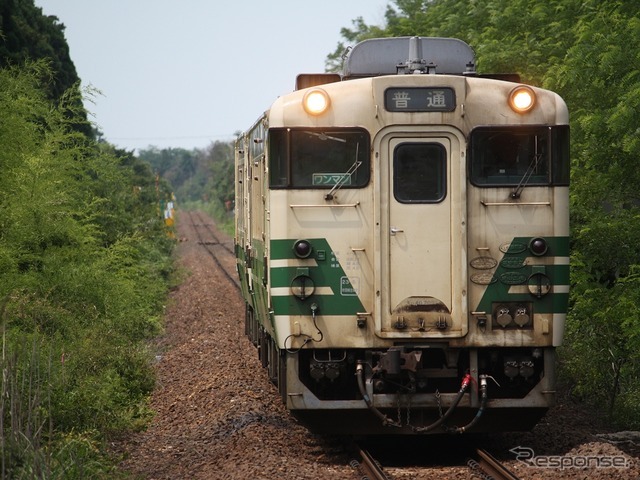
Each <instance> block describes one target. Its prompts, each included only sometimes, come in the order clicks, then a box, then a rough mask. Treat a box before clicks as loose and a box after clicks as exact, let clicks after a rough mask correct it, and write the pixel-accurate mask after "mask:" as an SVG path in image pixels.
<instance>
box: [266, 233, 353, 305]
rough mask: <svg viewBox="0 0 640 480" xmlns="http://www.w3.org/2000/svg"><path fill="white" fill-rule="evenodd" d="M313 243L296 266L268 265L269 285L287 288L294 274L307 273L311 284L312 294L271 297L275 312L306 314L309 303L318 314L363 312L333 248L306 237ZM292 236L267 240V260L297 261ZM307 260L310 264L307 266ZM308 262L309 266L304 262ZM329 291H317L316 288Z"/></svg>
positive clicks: (317, 239)
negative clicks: (315, 306) (268, 243)
mask: <svg viewBox="0 0 640 480" xmlns="http://www.w3.org/2000/svg"><path fill="white" fill-rule="evenodd" d="M307 240H308V241H309V242H310V243H311V245H312V246H313V251H312V253H311V256H310V257H309V259H312V261H308V260H307V261H305V260H301V261H299V262H296V263H299V264H300V266H293V267H271V269H270V271H269V273H270V275H271V288H287V289H289V288H290V287H291V282H292V281H293V279H294V278H295V277H296V276H298V275H308V276H309V277H310V278H311V279H312V280H313V283H314V285H315V290H316V293H315V294H313V295H312V296H311V297H309V298H307V299H305V300H300V299H298V298H296V297H295V296H293V294H291V292H290V290H288V291H289V294H288V295H283V296H273V295H272V297H271V303H272V307H273V310H274V314H275V315H309V314H310V310H311V304H312V303H316V304H317V306H318V311H319V313H320V314H321V315H355V314H356V313H357V312H363V311H364V307H363V305H362V302H361V301H360V298H359V297H358V295H357V293H356V289H355V288H354V286H353V285H352V284H351V281H350V280H349V278H348V276H347V274H346V273H345V271H344V269H343V268H342V265H340V262H339V261H338V260H337V258H336V256H335V254H334V252H333V249H332V248H331V246H330V245H329V242H327V240H326V239H324V238H310V239H307ZM294 242H295V239H283V240H271V244H270V245H271V250H270V256H271V260H272V261H273V260H287V259H291V260H298V258H297V257H296V256H295V254H294V252H293V244H294ZM311 263H314V264H313V265H311ZM307 264H309V265H307ZM320 289H322V290H324V291H330V292H331V293H324V292H323V294H319V293H317V292H319V290H320Z"/></svg>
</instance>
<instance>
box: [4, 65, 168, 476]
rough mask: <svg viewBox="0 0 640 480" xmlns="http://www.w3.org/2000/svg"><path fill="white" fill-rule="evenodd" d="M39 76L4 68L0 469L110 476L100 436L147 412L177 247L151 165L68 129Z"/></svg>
mask: <svg viewBox="0 0 640 480" xmlns="http://www.w3.org/2000/svg"><path fill="white" fill-rule="evenodd" d="M47 78H49V76H48V72H47V69H46V68H45V67H44V66H43V65H42V64H39V63H36V64H32V65H28V66H26V67H22V68H13V69H5V70H0V118H2V119H3V121H2V122H0V147H2V148H0V169H1V171H2V172H3V175H1V176H0V191H1V192H3V195H2V197H0V213H1V214H2V216H0V326H1V329H2V343H3V345H2V347H3V350H2V351H3V356H2V358H1V359H0V366H1V367H2V372H3V375H2V385H1V388H0V419H1V420H2V430H3V432H2V434H3V438H4V442H2V444H1V448H2V458H3V463H2V464H1V465H0V469H1V470H2V471H1V473H0V476H2V477H3V478H4V477H10V478H34V477H38V478H40V477H42V478H94V477H96V476H104V477H105V478H107V477H110V476H111V474H112V473H113V472H112V468H111V467H110V466H109V461H108V459H107V457H106V456H105V454H104V453H103V448H102V442H104V440H105V439H106V438H108V436H109V435H113V434H117V433H120V432H123V431H126V430H130V429H137V428H140V427H141V426H142V425H144V423H145V422H146V421H148V419H149V418H150V414H151V413H150V411H149V409H148V406H147V397H148V395H149V393H150V392H151V390H152V388H153V373H152V368H151V363H150V358H151V355H150V352H149V351H148V349H147V347H146V341H147V340H148V339H149V338H150V337H152V336H153V335H156V334H157V333H158V332H159V331H160V329H161V323H160V315H161V312H162V307H163V303H164V300H165V295H166V291H167V283H168V281H169V277H170V274H171V271H172V265H171V260H170V254H171V250H172V247H173V242H172V241H170V240H169V239H168V238H167V235H166V232H165V229H164V224H163V220H162V218H161V217H160V216H159V214H158V205H157V201H156V198H157V192H156V191H155V179H154V178H153V175H152V174H151V171H150V169H148V168H146V167H144V166H143V165H141V164H140V163H139V162H137V161H136V160H135V159H134V158H133V157H132V156H131V155H129V154H127V153H126V152H117V151H115V150H114V149H113V148H111V147H109V146H108V145H98V144H95V143H94V142H92V141H90V140H87V138H86V137H84V136H83V135H82V134H78V133H76V132H74V131H73V129H72V128H70V126H72V125H73V118H74V115H75V114H76V113H77V112H75V113H74V111H73V109H72V107H71V105H76V104H78V102H77V101H72V100H73V99H71V98H65V99H64V100H63V102H62V103H61V104H59V105H51V104H50V103H49V101H48V100H46V98H45V97H44V95H43V94H42V91H41V86H42V82H45V81H46V79H47ZM76 100H77V99H76Z"/></svg>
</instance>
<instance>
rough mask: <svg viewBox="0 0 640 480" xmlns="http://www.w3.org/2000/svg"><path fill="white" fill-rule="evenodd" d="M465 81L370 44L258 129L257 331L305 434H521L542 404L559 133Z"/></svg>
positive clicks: (501, 95)
mask: <svg viewBox="0 0 640 480" xmlns="http://www.w3.org/2000/svg"><path fill="white" fill-rule="evenodd" d="M402 58H408V60H407V61H406V62H404V63H403V62H399V59H402ZM473 61H474V59H473V52H472V51H471V49H470V48H468V46H466V44H464V43H463V42H460V41H457V40H452V39H425V38H412V39H410V38H399V39H379V40H370V41H366V42H363V43H361V44H359V45H358V46H356V47H355V48H354V49H353V50H352V52H351V55H350V58H349V60H348V62H347V64H346V70H345V74H344V76H343V77H341V78H340V81H336V82H332V83H326V84H323V85H319V86H312V87H309V88H304V89H300V90H298V91H295V92H293V93H292V94H290V95H287V96H284V97H282V98H280V99H279V100H278V101H277V102H276V103H275V104H274V105H273V107H272V108H271V110H270V112H269V114H268V141H267V143H268V156H267V176H268V179H269V180H268V181H269V188H268V198H267V199H266V200H265V203H266V205H267V209H268V228H267V229H266V230H267V235H266V236H267V237H268V245H269V247H268V248H269V252H268V260H267V261H268V271H269V275H268V279H266V280H265V281H266V282H268V287H269V295H270V297H269V302H270V305H269V311H270V319H269V322H270V323H271V325H272V328H273V336H274V337H275V342H276V344H277V345H278V348H279V349H280V351H281V358H282V360H283V365H284V367H283V372H285V373H284V374H283V376H282V380H281V382H284V381H285V379H286V388H285V389H281V390H282V391H283V392H284V396H285V399H286V403H287V406H288V408H289V409H291V411H292V412H293V413H294V414H296V415H297V416H298V417H300V418H301V419H302V420H303V421H304V422H305V423H306V424H307V425H309V426H310V427H311V428H312V429H315V430H317V431H326V432H332V433H350V434H352V433H403V434H404V433H407V434H410V433H442V432H455V433H462V432H466V431H497V430H519V429H529V428H531V427H532V426H533V425H535V423H536V422H537V421H538V420H539V418H540V417H541V416H542V415H543V414H544V413H545V411H546V410H547V409H548V407H549V406H550V405H552V404H553V401H554V395H555V375H554V371H555V362H556V358H555V347H557V346H558V345H560V343H561V340H562V334H563V329H564V321H565V313H566V308H567V299H568V284H569V278H568V277H569V275H568V271H569V251H568V249H569V246H568V169H569V166H568V126H567V125H568V113H567V110H566V106H565V104H564V102H563V101H562V100H561V99H560V98H559V97H558V96H557V95H556V94H554V93H552V92H549V91H545V90H542V89H538V88H533V87H527V86H524V85H520V84H517V83H512V82H508V81H504V80H496V79H494V78H487V77H486V76H485V77H483V76H480V75H477V74H475V72H473V68H472V65H473ZM334 80H335V78H334Z"/></svg>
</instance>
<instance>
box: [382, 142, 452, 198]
mask: <svg viewBox="0 0 640 480" xmlns="http://www.w3.org/2000/svg"><path fill="white" fill-rule="evenodd" d="M446 169H447V151H446V149H445V147H444V146H443V145H442V144H439V143H402V144H400V145H398V146H397V147H396V148H395V150H394V152H393V196H394V197H395V199H396V200H397V201H398V202H401V203H438V202H441V201H442V200H443V199H444V198H445V196H446V193H447V192H446V184H447V182H446V178H447V172H446Z"/></svg>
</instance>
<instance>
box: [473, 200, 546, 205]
mask: <svg viewBox="0 0 640 480" xmlns="http://www.w3.org/2000/svg"><path fill="white" fill-rule="evenodd" d="M480 203H481V204H482V205H483V206H485V207H518V206H521V205H533V206H538V207H550V206H551V202H485V201H484V200H480Z"/></svg>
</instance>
